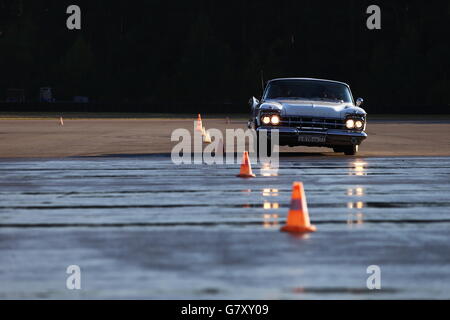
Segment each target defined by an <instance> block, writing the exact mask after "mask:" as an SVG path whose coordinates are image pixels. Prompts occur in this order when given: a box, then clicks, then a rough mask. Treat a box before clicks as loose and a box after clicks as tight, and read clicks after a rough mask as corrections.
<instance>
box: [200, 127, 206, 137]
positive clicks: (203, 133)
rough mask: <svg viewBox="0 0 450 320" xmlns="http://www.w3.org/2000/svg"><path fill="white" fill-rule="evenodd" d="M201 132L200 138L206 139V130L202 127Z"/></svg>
mask: <svg viewBox="0 0 450 320" xmlns="http://www.w3.org/2000/svg"><path fill="white" fill-rule="evenodd" d="M201 131H202V136H203V137H206V129H205V127H203V128H202V130H201Z"/></svg>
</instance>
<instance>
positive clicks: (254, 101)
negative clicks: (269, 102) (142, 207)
mask: <svg viewBox="0 0 450 320" xmlns="http://www.w3.org/2000/svg"><path fill="white" fill-rule="evenodd" d="M248 104H249V105H250V108H252V110H253V109H255V107H256V106H257V105H258V104H259V100H258V99H256V98H255V97H251V98H250V100H249V101H248Z"/></svg>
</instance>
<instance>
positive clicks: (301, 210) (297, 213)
mask: <svg viewBox="0 0 450 320" xmlns="http://www.w3.org/2000/svg"><path fill="white" fill-rule="evenodd" d="M316 230H317V228H316V227H315V226H312V225H311V222H310V221H309V213H308V205H307V203H306V197H305V190H304V189H303V183H301V182H294V185H293V186H292V199H291V207H290V209H289V214H288V218H287V221H286V225H285V226H284V227H282V228H281V231H284V232H294V233H306V232H314V231H316Z"/></svg>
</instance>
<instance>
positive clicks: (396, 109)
mask: <svg viewBox="0 0 450 320" xmlns="http://www.w3.org/2000/svg"><path fill="white" fill-rule="evenodd" d="M363 108H365V109H366V111H367V113H369V114H449V113H450V106H442V105H435V106H424V105H420V106H398V105H395V106H372V105H369V104H367V105H364V106H363ZM0 112H57V113H59V112H120V113H184V114H186V113H193V114H196V113H206V114H214V113H215V114H233V113H241V114H242V113H249V112H250V107H249V106H248V105H247V103H246V102H245V101H244V102H243V103H176V104H175V103H73V102H55V103H35V102H26V103H11V102H9V103H7V102H0Z"/></svg>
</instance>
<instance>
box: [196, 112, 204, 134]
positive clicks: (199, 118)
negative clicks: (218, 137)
mask: <svg viewBox="0 0 450 320" xmlns="http://www.w3.org/2000/svg"><path fill="white" fill-rule="evenodd" d="M195 130H197V131H200V132H202V130H203V124H202V117H201V116H200V113H199V114H198V118H197V127H196V128H195Z"/></svg>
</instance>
